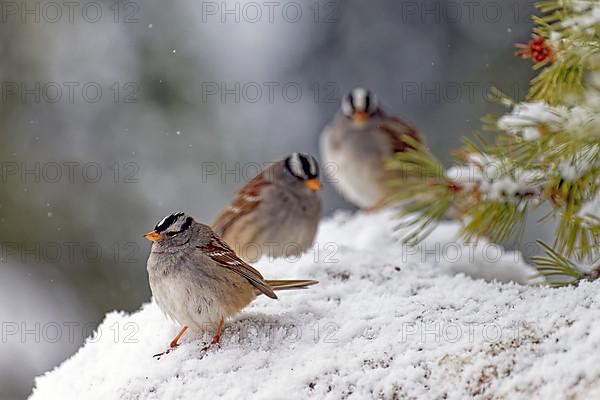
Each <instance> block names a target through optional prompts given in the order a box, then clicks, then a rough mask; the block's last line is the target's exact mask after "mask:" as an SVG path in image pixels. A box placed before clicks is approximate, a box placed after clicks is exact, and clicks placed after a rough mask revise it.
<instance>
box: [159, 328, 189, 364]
mask: <svg viewBox="0 0 600 400" xmlns="http://www.w3.org/2000/svg"><path fill="white" fill-rule="evenodd" d="M187 329H188V327H187V326H184V327H183V328H182V329H181V331H179V333H178V334H177V336H175V338H174V339H173V340H171V343H169V348H168V349H167V350H166V351H163V352H162V353H158V354H155V355H153V356H152V357H153V358H156V359H157V360H160V358H161V357H162V356H164V355H167V354H169V353H170V352H172V351H173V350H175V348H176V347H177V346H179V343H178V342H179V339H181V337H182V336H183V334H184V333H185V331H187Z"/></svg>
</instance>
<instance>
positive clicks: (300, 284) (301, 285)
mask: <svg viewBox="0 0 600 400" xmlns="http://www.w3.org/2000/svg"><path fill="white" fill-rule="evenodd" d="M266 282H267V285H269V286H270V287H271V288H272V289H273V290H290V289H306V288H307V287H309V286H312V285H316V284H317V283H319V282H318V281H311V280H306V279H304V280H274V281H266Z"/></svg>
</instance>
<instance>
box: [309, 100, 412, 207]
mask: <svg viewBox="0 0 600 400" xmlns="http://www.w3.org/2000/svg"><path fill="white" fill-rule="evenodd" d="M403 135H408V136H411V137H413V138H414V139H416V140H417V141H419V142H422V139H421V135H420V134H419V132H417V130H416V129H415V128H413V127H412V126H410V125H409V124H407V123H406V122H404V121H403V120H401V119H400V118H396V117H394V116H390V115H387V114H386V113H384V112H383V110H382V109H381V108H380V105H379V100H378V99H377V96H376V95H375V94H373V93H372V92H370V91H368V90H365V89H362V88H356V89H353V90H352V91H351V92H350V93H349V94H348V95H347V96H345V97H344V98H343V99H342V104H341V108H340V110H339V111H338V112H337V113H336V115H335V117H334V118H333V120H332V121H331V122H330V123H329V124H328V125H327V126H326V127H325V129H324V130H323V132H322V133H321V157H322V158H323V162H324V163H325V165H328V166H329V165H333V168H332V171H333V174H332V177H331V178H332V183H333V184H334V186H335V187H336V189H337V190H338V191H339V192H340V193H341V194H342V195H343V196H344V197H345V198H346V199H347V200H348V201H350V202H352V203H353V204H355V205H357V206H359V207H360V208H362V209H366V210H371V209H377V208H380V207H383V206H385V205H386V202H387V200H388V199H387V194H386V190H385V187H384V185H383V182H384V181H385V178H386V177H387V176H388V175H387V173H386V171H385V168H384V163H383V158H384V157H386V156H391V155H392V154H393V153H396V152H401V151H404V150H405V149H406V148H407V147H408V146H407V144H406V143H405V141H404V140H403V139H402V136H403Z"/></svg>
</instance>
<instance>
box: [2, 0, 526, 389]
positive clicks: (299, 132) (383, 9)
mask: <svg viewBox="0 0 600 400" xmlns="http://www.w3.org/2000/svg"><path fill="white" fill-rule="evenodd" d="M0 7H1V8H0V34H1V37H2V40H1V42H0V76H1V84H2V88H1V89H2V90H1V93H0V95H1V96H2V97H1V99H2V102H1V104H0V130H1V131H2V135H1V136H0V160H1V163H2V164H1V167H2V169H1V175H0V183H1V184H0V241H1V243H0V251H1V253H0V322H1V323H2V332H1V334H2V341H1V342H0V354H1V356H0V399H2V400H4V399H13V398H23V397H26V396H27V394H28V393H30V391H31V388H32V385H33V377H34V376H36V375H39V374H41V373H43V372H45V371H47V370H49V369H51V368H53V367H54V366H56V365H57V364H58V363H60V362H61V361H63V360H64V359H66V358H68V357H69V356H70V355H71V354H73V353H74V352H75V351H76V350H77V348H78V347H79V346H80V345H81V344H82V343H83V341H84V339H85V338H86V337H87V336H89V335H90V334H91V333H92V332H93V330H94V327H95V326H96V325H97V324H98V323H99V322H100V321H101V320H102V318H103V316H104V314H105V313H106V312H108V311H111V310H124V311H134V310H136V309H138V308H139V307H140V305H141V304H142V303H144V302H147V301H149V300H150V289H149V286H148V283H147V276H146V271H145V262H146V258H147V254H148V252H149V249H150V244H149V243H147V242H146V241H145V240H144V239H143V238H142V234H143V233H145V232H147V231H149V230H150V229H151V228H152V227H153V226H154V225H155V224H156V222H157V221H159V220H160V219H161V218H162V217H163V216H164V215H166V214H168V213H170V212H173V211H178V210H185V211H188V212H189V213H191V214H192V215H194V216H196V217H197V218H198V219H199V220H200V221H205V222H210V221H211V220H212V218H213V216H214V215H215V214H216V213H217V212H218V211H219V210H220V209H221V208H222V207H223V206H224V205H225V204H226V203H227V202H228V201H229V199H230V198H231V196H232V195H233V194H234V193H235V191H236V190H237V189H238V188H239V187H240V186H241V185H243V184H244V183H245V182H246V181H247V180H249V179H251V178H252V177H253V176H254V175H255V174H256V173H257V172H258V169H259V168H260V167H261V166H263V165H264V164H263V163H266V162H270V161H274V160H278V159H281V158H284V157H285V156H286V155H287V154H289V153H291V152H293V151H304V152H309V153H312V154H314V155H317V156H318V137H319V133H320V131H321V129H322V128H323V127H324V125H325V124H326V123H327V122H328V120H329V119H330V118H331V117H332V115H333V114H334V113H335V112H336V110H337V108H338V107H339V100H340V98H341V97H342V96H343V95H345V94H346V93H347V92H348V91H349V90H350V89H351V88H352V87H355V86H364V87H368V88H370V89H372V90H373V91H375V92H376V93H377V94H378V95H379V97H380V99H381V101H382V102H383V104H384V105H385V108H386V109H387V110H388V111H392V112H393V113H395V114H397V115H399V116H402V117H404V118H405V119H407V120H408V121H410V122H412V123H413V124H414V125H416V126H417V127H419V128H420V129H421V131H422V132H424V133H425V135H426V137H427V139H428V143H429V145H430V146H431V148H432V150H433V152H434V153H435V154H437V155H438V156H439V157H440V158H442V159H443V160H446V161H448V160H450V150H451V149H452V148H454V147H457V146H458V145H460V137H461V136H463V135H472V134H473V133H475V132H476V131H477V130H478V129H479V126H480V123H479V118H480V117H481V116H482V115H483V114H485V113H487V112H492V111H502V107H500V106H498V105H496V104H494V103H493V102H492V101H490V100H488V99H487V98H486V94H487V93H488V92H489V91H490V88H491V87H492V86H496V87H499V88H500V89H502V90H503V91H504V92H505V93H506V94H508V95H509V96H512V97H514V98H517V99H522V98H523V97H524V96H525V94H526V90H527V83H528V80H529V78H530V77H531V71H530V63H529V62H527V61H523V60H520V59H518V58H516V57H514V56H513V51H514V48H513V46H514V44H515V43H517V42H526V41H527V40H528V39H529V35H530V28H531V25H530V23H529V18H530V15H531V13H532V11H533V9H532V7H531V4H530V3H529V2H528V1H515V0H510V1H483V0H482V1H480V2H460V1H459V2H447V1H445V0H441V1H434V0H427V1H426V0H423V1H399V0H385V1H383V0H378V1H369V2H367V1H364V0H343V1H342V0H340V1H327V0H320V1H313V2H287V1H282V2H236V1H226V2H197V1H193V0H176V1H174V2H169V4H166V3H165V2H158V1H146V2H137V1H136V2H127V1H117V2H115V1H114V0H110V1H102V0H97V1H94V2H85V1H84V2H78V1H76V2H71V3H62V2H44V1H42V2H36V1H25V2H11V1H3V2H2V3H1V6H0ZM323 195H324V214H325V216H327V215H330V214H331V213H332V212H333V211H334V210H336V209H352V206H350V205H349V204H347V203H345V202H344V201H343V199H341V198H340V197H339V196H338V195H337V194H336V193H335V192H334V191H333V190H332V188H331V187H326V188H325V190H324V193H323ZM128 333H131V332H127V331H125V328H124V327H115V329H114V331H111V332H103V334H111V335H127V334H128ZM121 337H123V336H121Z"/></svg>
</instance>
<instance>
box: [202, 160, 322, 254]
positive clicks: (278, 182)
mask: <svg viewBox="0 0 600 400" xmlns="http://www.w3.org/2000/svg"><path fill="white" fill-rule="evenodd" d="M320 188H321V184H320V183H319V164H318V162H317V160H316V159H315V158H314V157H312V156H310V155H308V154H303V153H293V154H291V155H290V156H289V157H287V158H286V159H285V160H281V161H277V162H275V163H273V164H271V165H270V166H269V167H268V168H266V169H264V170H263V171H262V172H260V173H259V174H258V175H257V176H256V177H254V178H253V179H252V180H251V181H250V182H248V183H247V184H246V185H245V186H244V187H243V188H242V189H240V191H239V192H238V193H237V194H236V195H235V197H234V198H233V200H232V201H231V203H230V204H229V205H228V206H227V207H226V208H225V209H224V210H222V211H221V212H220V213H219V214H218V215H217V217H216V218H215V220H214V221H213V223H212V224H211V225H212V227H213V229H214V230H215V232H216V233H217V234H218V235H219V236H221V237H222V238H223V240H225V241H226V242H227V243H228V244H229V246H231V247H232V248H233V249H235V251H236V253H237V254H238V255H239V256H240V257H241V258H242V259H244V260H246V261H248V262H255V261H256V260H258V259H259V258H260V257H261V256H263V255H268V256H270V257H282V256H296V255H298V254H300V253H302V252H304V251H306V250H307V249H308V248H310V247H311V246H312V245H313V242H314V239H315V235H316V233H317V228H318V226H319V221H320V219H321V196H320V193H319V190H320Z"/></svg>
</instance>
